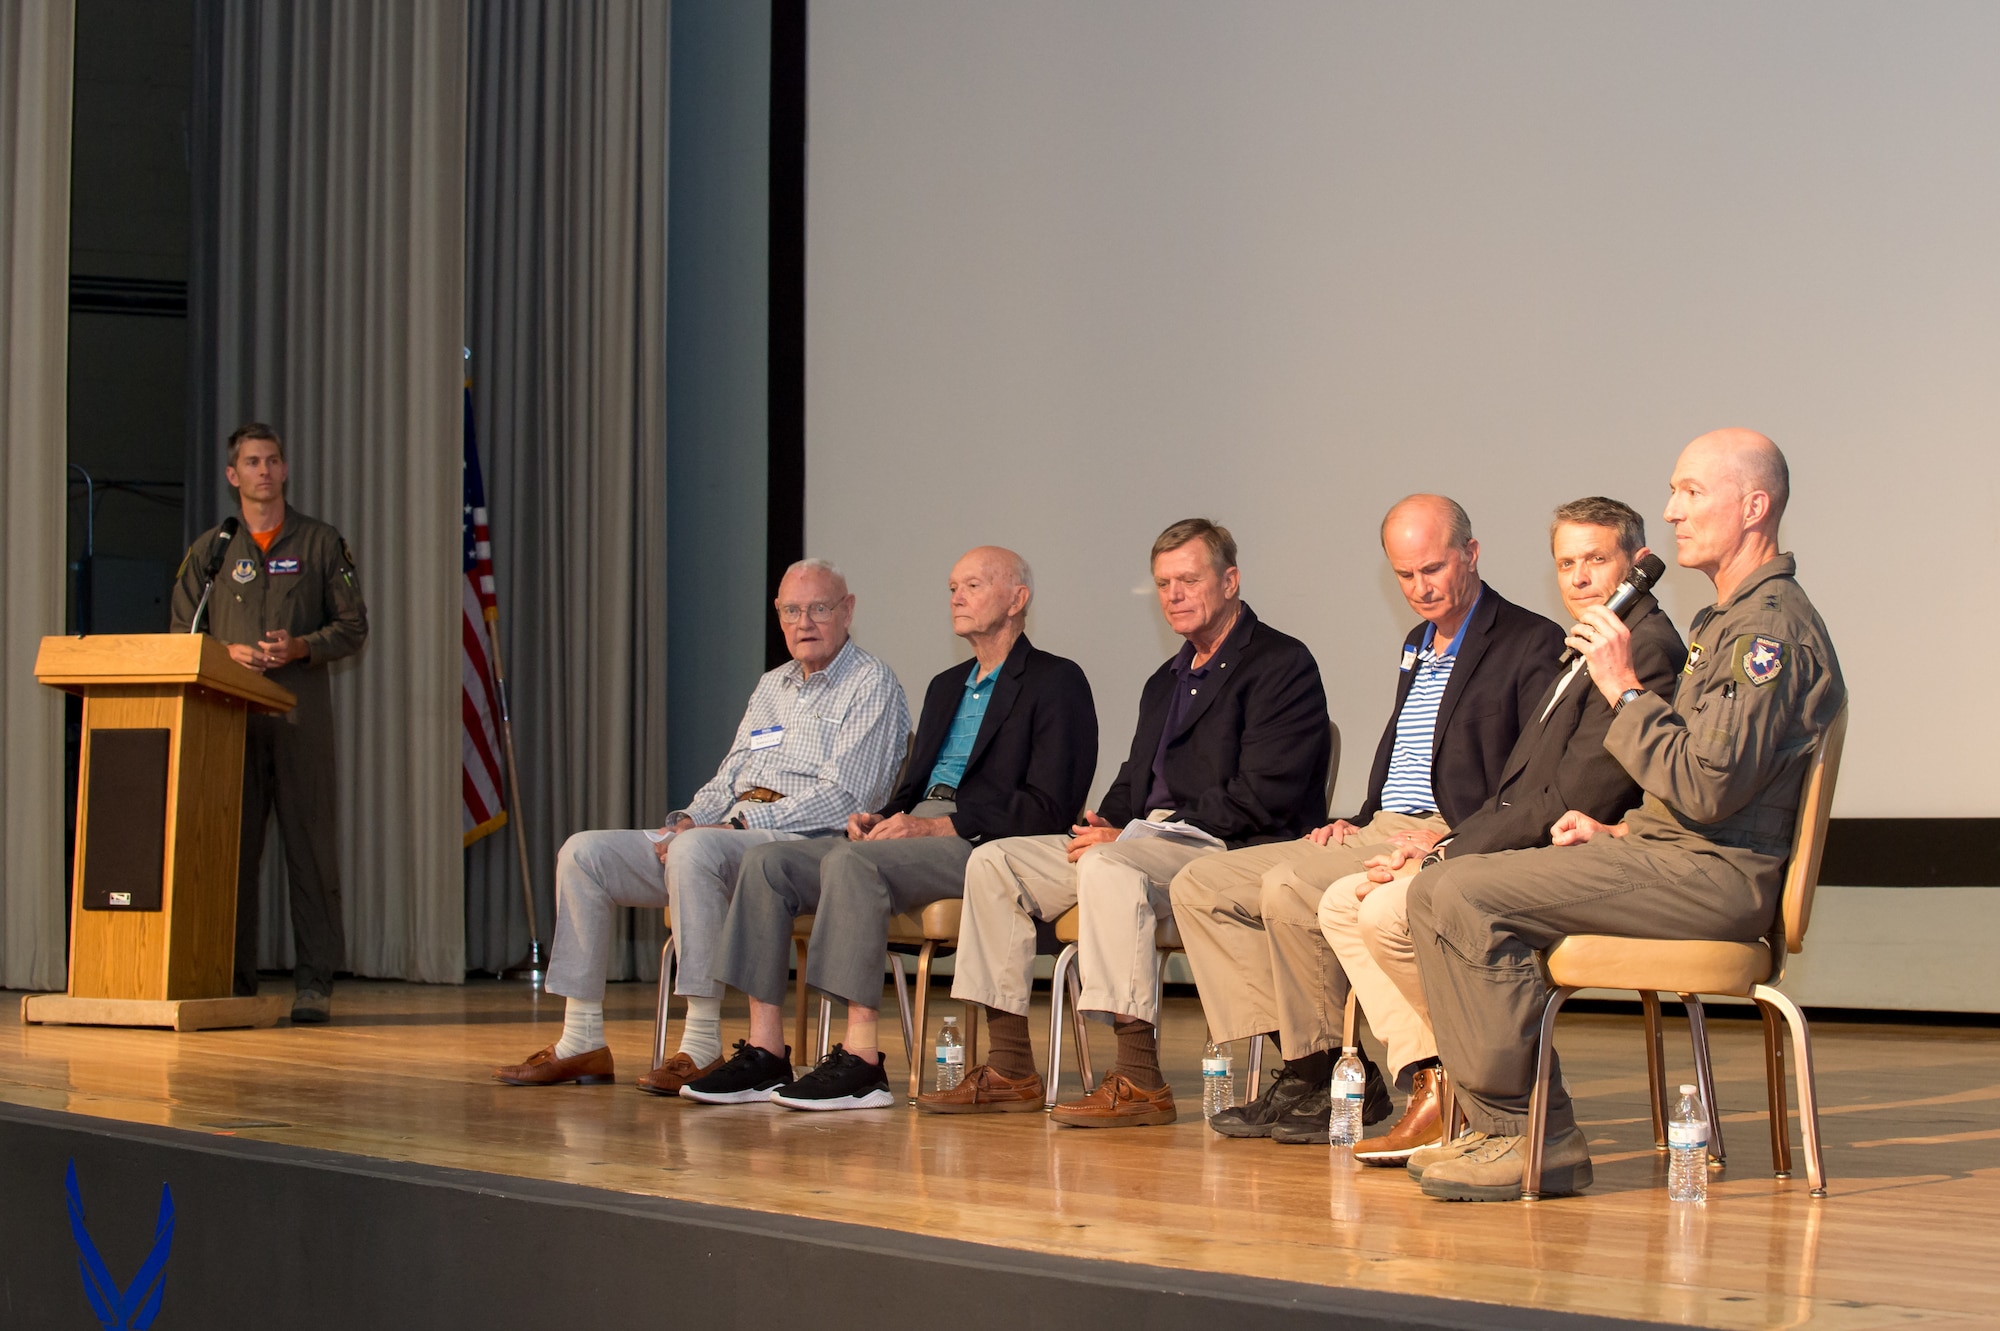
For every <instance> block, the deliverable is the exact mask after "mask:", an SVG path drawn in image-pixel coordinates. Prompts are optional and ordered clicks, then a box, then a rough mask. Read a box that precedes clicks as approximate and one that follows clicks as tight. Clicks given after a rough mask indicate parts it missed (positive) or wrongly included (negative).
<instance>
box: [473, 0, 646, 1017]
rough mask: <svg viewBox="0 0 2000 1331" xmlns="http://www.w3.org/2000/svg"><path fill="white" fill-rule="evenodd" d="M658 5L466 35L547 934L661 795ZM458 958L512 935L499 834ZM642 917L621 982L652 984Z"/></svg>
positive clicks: (482, 372)
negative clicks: (571, 877)
mask: <svg viewBox="0 0 2000 1331" xmlns="http://www.w3.org/2000/svg"><path fill="white" fill-rule="evenodd" d="M668 19H669V5H668V3H667V0H591V2H589V3H581V2H578V3H559V2H558V0H489V2H488V3H482V4H480V5H477V6H475V7H474V9H473V11H472V31H471V45H470V55H469V63H470V76H469V77H470V83H471V112H470V136H471V143H470V153H469V163H468V186H467V188H468V194H469V199H468V238H467V244H468V252H469V253H468V258H469V269H468V277H467V281H468V290H467V310H468V313H467V324H468V329H469V337H468V343H469V345H470V347H471V349H472V364H471V377H472V383H473V404H474V415H475V418H476V421H477V427H478V433H479V439H480V446H481V451H482V454H483V463H484V467H485V473H486V496H487V507H488V510H489V513H490V514H491V518H492V531H493V548H494V577H495V583H496V587H497V593H498V599H499V604H500V624H499V630H500V642H501V651H502V656H503V658H504V660H505V663H506V666H507V671H508V675H509V678H510V681H511V684H512V698H513V716H514V738H515V745H516V750H517V753H518V756H519V762H520V775H521V785H522V789H521V792H520V793H521V803H520V808H518V809H517V810H516V813H517V816H521V817H522V819H523V825H524V828H525V830H526V833H527V837H528V849H529V857H530V863H531V865H532V868H533V874H534V880H535V893H536V901H537V907H536V913H537V915H538V917H539V921H540V927H541V936H542V940H543V942H544V944H545V945H546V943H547V942H548V940H549V938H550V935H551V929H552V922H553V918H554V904H553V892H554V872H555V853H556V850H557V848H558V847H559V846H560V845H561V844H562V841H563V838H564V837H566V836H568V835H569V834H570V833H571V832H574V831H579V830H582V829H585V828H593V827H638V826H648V827H651V826H657V825H658V824H659V820H660V818H661V815H662V814H664V813H665V812H666V808H667V803H666V801H667V788H666V739H667V734H666V641H665V638H666V597H667V592H666V532H665V520H666V478H665V453H666V400H665V379H666V349H665V334H666V203H667V198H666V155H667V57H668ZM465 859H466V925H467V944H466V946H467V952H466V956H467V961H468V963H469V964H470V966H472V967H473V968H475V969H485V970H494V969H498V968H500V967H502V966H505V965H507V964H508V963H510V962H512V961H515V960H517V959H518V958H519V957H520V956H521V955H522V953H523V952H524V950H525V949H526V945H527V938H528V933H527V924H526V920H525V917H524V913H523V912H524V908H523V905H522V901H521V887H520V869H519V865H518V863H517V859H516V855H515V850H514V845H513V837H512V835H511V833H500V834H496V835H492V836H488V837H486V838H484V839H483V840H481V841H479V842H477V843H475V844H474V845H473V846H472V847H471V848H470V849H468V850H467V851H466V852H465ZM659 938H660V921H659V917H658V916H657V915H656V914H652V913H647V914H646V915H645V916H644V917H641V918H632V914H631V913H628V917H627V919H626V921H625V922H624V924H622V925H621V937H620V939H619V940H618V946H617V947H616V948H615V949H614V951H613V954H612V968H611V974H612V978H614V979H629V978H631V977H633V976H634V975H639V976H642V977H645V978H651V977H652V976H653V975H654V974H655V969H656V967H657V964H658V953H659Z"/></svg>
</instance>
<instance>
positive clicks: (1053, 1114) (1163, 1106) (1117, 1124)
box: [1049, 1072, 1174, 1128]
mask: <svg viewBox="0 0 2000 1331" xmlns="http://www.w3.org/2000/svg"><path fill="white" fill-rule="evenodd" d="M1049 1117H1050V1118H1051V1119H1054V1120H1055V1121H1056V1122H1057V1123H1060V1124H1062V1125H1063V1126H1064V1127H1066V1128H1144V1127H1153V1126H1156V1125H1159V1124H1165V1123H1171V1122H1173V1121H1174V1088H1173V1087H1171V1086H1162V1087H1160V1089H1159V1090H1157V1091H1147V1090H1141V1089H1140V1088H1139V1087H1137V1086H1134V1085H1133V1084H1132V1082H1131V1079H1130V1078H1128V1077H1127V1076H1126V1075H1125V1074H1124V1073H1122V1072H1107V1073H1105V1074H1104V1080H1103V1082H1101V1083H1100V1084H1099V1085H1098V1088H1097V1089H1096V1090H1094V1091H1092V1092H1091V1093H1090V1094H1089V1095H1086V1096H1084V1097H1083V1098H1082V1099H1081V1100H1072V1101H1070V1102H1069V1103H1068V1104H1066V1105H1057V1106H1056V1107H1055V1108H1054V1109H1053V1110H1051V1111H1049Z"/></svg>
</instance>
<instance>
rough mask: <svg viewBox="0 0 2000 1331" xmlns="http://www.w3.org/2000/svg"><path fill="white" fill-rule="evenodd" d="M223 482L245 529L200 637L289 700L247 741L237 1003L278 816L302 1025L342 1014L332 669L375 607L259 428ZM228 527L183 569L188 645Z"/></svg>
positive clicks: (361, 634)
mask: <svg viewBox="0 0 2000 1331" xmlns="http://www.w3.org/2000/svg"><path fill="white" fill-rule="evenodd" d="M223 475H224V476H226V477H227V478H228V480H229V484H230V485H231V486H232V487H234V489H235V491H236V498H237V501H238V503H239V505H240V507H241V513H240V516H239V518H238V522H239V524H240V525H239V526H238V528H237V529H236V531H235V533H234V534H233V535H232V536H230V537H229V539H228V548H227V549H226V550H225V551H224V552H223V557H222V561H221V565H220V571H219V572H217V574H216V576H215V584H214V587H213V589H212V590H210V592H209V597H208V604H207V606H206V607H205V608H204V609H203V610H202V612H201V616H202V618H201V629H202V631H203V632H204V633H207V634H208V635H210V636H211V637H214V638H217V639H219V640H221V641H222V642H224V643H226V644H227V645H228V647H229V655H230V657H231V658H232V659H234V660H235V661H236V663H237V664H238V665H242V666H247V667H248V668H250V669H251V670H255V671H257V672H259V673H260V674H264V675H268V676H269V677H270V679H271V682H272V683H274V684H277V685H279V686H280V687H282V688H286V689H289V690H290V691H291V692H292V693H293V694H294V695H295V696H296V697H297V698H298V700H299V701H298V705H297V706H296V707H294V708H293V709H292V710H291V711H289V712H287V713H285V714H284V715H282V716H271V715H267V714H264V713H258V712H253V713H251V714H250V716H249V718H248V723H247V726H246V728H245V732H244V736H243V832H242V843H241V859H240V867H239V868H238V870H237V874H236V992H237V993H239V994H254V993H256V992H257V919H258V906H259V904H260V902H259V895H260V894H259V890H258V889H259V887H260V877H261V875H260V869H261V866H262V864H263V860H264V824H265V822H266V820H267V819H268V817H269V815H270V813H271V810H272V809H273V808H275V809H276V810H277V813H278V835H279V836H280V838H282V840H283V841H284V846H285V867H286V871H287V876H288V877H289V878H290V880H291V905H292V943H293V951H294V954H295V957H296V964H295V967H294V973H295V976H296V980H297V985H298V993H297V996H296V997H295V998H294V999H293V1000H292V1020H293V1021H294V1022H296V1023H305V1022H323V1021H325V1020H326V1019H327V1018H328V1017H329V1016H330V1015H331V1012H332V999H333V973H334V971H336V970H338V969H339V968H340V965H341V963H342V962H343V960H344V959H345V955H346V951H347V939H346V933H345V930H344V928H343V925H342V923H341V914H340V865H339V863H338V861H337V860H336V859H335V856H334V844H333V828H334V785H333V781H334V777H333V693H332V690H331V688H330V687H329V684H328V680H327V673H326V669H325V667H326V666H327V665H328V664H329V663H330V662H333V661H337V660H339V659H340V658H341V657H343V656H351V655H353V654H354V653H355V652H358V651H360V650H361V644H362V643H364V642H366V641H367V639H368V607H367V606H366V605H364V604H363V603H362V600H361V585H360V583H359V581H358V580H357V579H356V577H355V573H354V554H353V552H352V551H351V550H349V549H348V547H347V542H346V541H344V540H342V539H341V536H340V533H339V532H337V531H335V530H334V529H333V528H332V527H329V526H327V525H326V524H325V523H324V522H320V521H318V520H317V519H314V518H310V517H307V516H306V515H305V514H303V513H301V512H299V511H298V510H297V509H295V508H289V507H287V506H286V504H285V446H284V444H283V442H282V441H281V440H280V439H279V438H278V435H277V432H276V431H275V430H273V429H272V428H271V427H270V426H268V425H264V424H260V423H256V422H252V423H251V424H249V425H245V426H244V427H243V428H241V429H239V430H238V431H236V433H234V434H232V435H230V436H229V463H228V466H227V468H225V470H224V472H223ZM221 535H222V526H221V525H218V526H215V527H211V528H210V529H209V530H207V531H205V532H203V533H202V534H201V535H200V536H199V537H198V538H196V540H195V543H194V545H193V547H192V548H190V549H189V550H188V553H187V557H186V558H185V559H183V560H182V561H181V568H180V574H179V577H178V580H177V581H176V582H175V585H174V597H173V630H174V632H176V633H186V632H187V631H188V630H189V629H190V627H192V626H193V624H194V616H195V609H196V607H197V606H198V605H200V603H201V594H202V590H203V586H202V574H203V573H204V571H205V570H206V568H207V565H208V563H209V559H210V557H211V555H212V553H213V551H214V547H215V543H216V541H217V540H218V539H219V538H220V537H221Z"/></svg>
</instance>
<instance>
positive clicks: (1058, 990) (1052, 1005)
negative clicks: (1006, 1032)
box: [1042, 943, 1090, 1109]
mask: <svg viewBox="0 0 2000 1331" xmlns="http://www.w3.org/2000/svg"><path fill="white" fill-rule="evenodd" d="M1075 964H1076V944H1075V943H1071V944H1070V945H1069V946H1068V947H1066V948H1064V949H1063V950H1062V951H1061V952H1060V953H1058V954H1057V956H1056V966H1055V969H1054V970H1053V971H1050V972H1049V1073H1048V1075H1047V1076H1046V1077H1044V1078H1042V1107H1043V1108H1044V1109H1054V1108H1055V1107H1056V1089H1057V1086H1058V1085H1059V1084H1060V1083H1061V1081H1062V1045H1063V1001H1064V1000H1065V999H1066V998H1070V997H1072V995H1071V994H1070V991H1069V985H1068V980H1069V973H1070V969H1071V968H1072V967H1073V966H1074V965H1075ZM1083 1038H1084V1036H1083V1032H1082V1031H1078V1032H1077V1040H1078V1042H1079V1043H1081V1042H1082V1040H1083ZM1088 1057H1089V1055H1088V1053H1086V1052H1083V1051H1079V1053H1078V1059H1079V1062H1078V1065H1077V1066H1079V1067H1081V1066H1082V1062H1081V1060H1082V1059H1084V1058H1088ZM1086 1077H1087V1074H1086ZM1083 1089H1084V1090H1086V1091H1088V1090H1089V1089H1090V1085H1089V1082H1088V1080H1087V1079H1086V1081H1085V1083H1084V1088H1083Z"/></svg>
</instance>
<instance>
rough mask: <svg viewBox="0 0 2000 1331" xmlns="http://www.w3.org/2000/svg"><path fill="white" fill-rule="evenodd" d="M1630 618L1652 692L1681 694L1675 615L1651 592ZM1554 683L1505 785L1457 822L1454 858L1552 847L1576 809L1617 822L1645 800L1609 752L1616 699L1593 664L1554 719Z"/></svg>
mask: <svg viewBox="0 0 2000 1331" xmlns="http://www.w3.org/2000/svg"><path fill="white" fill-rule="evenodd" d="M1628 622H1629V623H1630V624H1631V627H1632V669H1633V670H1634V671H1635V672H1636V673H1637V674H1638V676H1639V682H1640V683H1641V684H1642V685H1644V686H1645V687H1646V690H1647V691H1648V692H1650V693H1656V694H1658V695H1659V696H1661V697H1662V698H1671V697H1673V696H1674V681H1675V677H1676V676H1678V675H1679V674H1680V673H1681V667H1682V666H1683V665H1685V664H1687V646H1686V644H1684V643H1682V642H1681V635H1680V634H1679V633H1677V632H1675V631H1674V625H1673V621H1672V620H1670V619H1668V618H1667V615H1666V612H1665V611H1664V610H1662V609H1660V605H1659V602H1657V601H1655V600H1654V599H1653V598H1652V596H1651V595H1647V596H1645V597H1643V598H1641V599H1640V600H1639V601H1637V602H1636V603H1635V604H1634V607H1633V611H1632V618H1631V620H1630V621H1628ZM1565 669H1567V667H1565ZM1557 678H1558V679H1560V678H1561V674H1560V673H1558V675H1557ZM1554 687H1555V685H1554V684H1550V685H1549V689H1553V688H1554ZM1549 689H1544V690H1542V696H1541V699H1540V701H1538V702H1537V703H1536V704H1535V707H1534V710H1533V711H1531V712H1529V713H1528V715H1527V716H1526V717H1525V718H1524V720H1523V724H1522V729H1521V738H1520V739H1519V740H1517V741H1516V742H1515V744H1514V752H1513V753H1511V754H1509V755H1508V757H1507V766H1506V768H1505V769H1504V770H1503V771H1502V772H1501V774H1500V786H1499V789H1497V790H1495V791H1494V792H1493V797H1492V798H1491V799H1489V800H1487V801H1486V803H1485V804H1483V805H1481V806H1480V808H1479V812H1477V813H1475V814H1473V815H1472V816H1471V817H1469V818H1467V819H1466V820H1465V821H1464V822H1463V823H1453V824H1452V835H1451V837H1450V839H1449V840H1448V841H1447V842H1446V857H1447V858H1451V859H1456V858H1457V857H1458V856H1460V855H1484V854H1486V853H1488V852H1489V851H1495V850H1527V849H1530V848H1531V847H1534V846H1546V845H1548V844H1549V828H1550V827H1552V826H1554V825H1555V821H1556V819H1558V818H1560V817H1562V816H1563V815H1564V814H1565V813H1567V812H1569V811H1570V810H1571V809H1576V810H1578V811H1580V812H1583V813H1587V814H1589V815H1590V816H1591V817H1592V818H1595V819H1597V820H1598V821H1599V822H1603V823H1610V822H1616V821H1617V820H1618V818H1619V816H1620V815H1622V814H1623V813H1624V812H1625V811H1626V810H1627V809H1631V808H1634V807H1636V806H1637V805H1638V803H1639V783H1638V782H1636V781H1634V780H1633V779H1632V777H1631V775H1630V774H1629V773H1627V772H1626V770H1625V769H1624V767H1623V766H1621V765H1620V764H1619V762H1618V760H1617V759H1616V758H1613V757H1612V756H1611V755H1610V754H1609V753H1607V752H1605V749H1604V736H1605V733H1606V732H1607V731H1609V730H1610V729H1611V704H1610V703H1608V702H1606V701H1605V700H1604V695H1603V694H1602V693H1600V692H1598V689H1597V686H1596V685H1595V684H1593V683H1591V681H1590V670H1589V668H1588V667H1585V668H1584V669H1583V670H1581V671H1579V672H1578V673H1577V676H1576V678H1575V679H1572V680H1571V681H1570V682H1569V687H1568V688H1567V689H1565V690H1563V696H1562V697H1560V698H1558V699H1557V700H1556V705H1555V707H1554V708H1553V709H1552V710H1551V711H1550V712H1549V718H1548V720H1546V721H1542V720H1538V718H1539V717H1540V716H1541V714H1542V709H1543V708H1544V707H1547V706H1548V705H1549Z"/></svg>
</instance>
